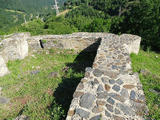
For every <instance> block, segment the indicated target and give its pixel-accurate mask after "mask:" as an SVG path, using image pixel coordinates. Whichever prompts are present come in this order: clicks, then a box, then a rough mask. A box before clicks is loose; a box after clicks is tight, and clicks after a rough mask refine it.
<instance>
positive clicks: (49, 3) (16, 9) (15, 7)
mask: <svg viewBox="0 0 160 120" xmlns="http://www.w3.org/2000/svg"><path fill="white" fill-rule="evenodd" d="M64 1H65V0H59V1H58V2H59V6H62V5H63V2H64ZM53 5H54V0H0V32H1V34H5V33H6V32H8V31H13V29H11V28H12V27H14V26H16V25H19V24H21V23H24V22H26V21H29V20H32V19H35V18H41V19H44V18H45V16H47V15H51V14H52V15H53V14H55V10H54V9H53Z"/></svg>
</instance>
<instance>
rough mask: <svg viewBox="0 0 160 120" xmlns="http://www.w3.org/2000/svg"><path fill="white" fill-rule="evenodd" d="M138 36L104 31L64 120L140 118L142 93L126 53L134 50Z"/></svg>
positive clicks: (142, 110)
mask: <svg viewBox="0 0 160 120" xmlns="http://www.w3.org/2000/svg"><path fill="white" fill-rule="evenodd" d="M140 40H141V38H140V37H138V36H133V35H121V36H117V35H113V34H107V36H105V37H103V38H102V40H101V44H100V46H99V48H98V50H97V55H96V58H95V61H94V63H93V67H92V68H86V73H85V77H84V78H83V79H82V80H81V82H80V83H79V85H78V87H77V89H76V91H75V93H74V95H73V100H72V102H71V105H70V109H69V111H68V116H67V118H66V120H82V119H83V120H144V115H145V114H146V113H147V107H146V105H145V96H144V93H143V90H142V85H141V83H140V81H139V77H138V74H136V73H135V74H133V73H132V69H131V61H130V56H129V54H130V53H132V52H133V53H136V54H137V53H138V51H139V45H140V44H139V43H140Z"/></svg>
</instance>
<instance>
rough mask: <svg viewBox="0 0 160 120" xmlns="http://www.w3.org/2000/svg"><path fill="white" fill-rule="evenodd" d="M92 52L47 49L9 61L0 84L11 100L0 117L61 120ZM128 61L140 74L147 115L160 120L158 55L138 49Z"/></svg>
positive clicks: (1, 108)
mask: <svg viewBox="0 0 160 120" xmlns="http://www.w3.org/2000/svg"><path fill="white" fill-rule="evenodd" d="M48 53H49V54H48ZM95 54H96V53H95V52H93V53H87V52H85V51H82V52H81V53H80V54H77V53H76V52H74V51H73V50H59V49H50V50H49V52H48V51H46V50H43V51H38V52H37V53H36V54H33V55H31V56H28V57H26V58H25V59H24V60H21V61H20V60H16V61H9V62H8V68H9V70H10V72H11V73H10V74H9V75H6V76H4V77H1V78H0V86H1V87H3V91H2V93H3V96H6V97H8V98H10V103H9V104H7V105H0V120H12V119H13V118H16V116H18V115H26V116H29V118H30V120H64V119H65V117H66V115H67V111H68V108H69V105H70V102H71V100H72V95H73V92H74V91H75V89H76V86H77V85H78V83H79V81H80V80H81V78H83V76H84V70H85V68H86V67H89V66H92V63H93V60H94V57H95ZM131 60H132V68H133V71H134V72H139V73H140V74H139V76H140V80H141V83H142V84H143V89H144V92H145V95H146V102H147V105H148V108H149V117H150V118H151V119H153V120H160V67H159V66H160V54H157V53H154V52H144V51H142V50H141V51H140V53H139V54H138V55H135V54H131ZM32 72H35V74H31V73H32ZM52 73H56V75H55V76H53V75H52Z"/></svg>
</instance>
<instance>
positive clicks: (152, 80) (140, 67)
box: [131, 50, 160, 120]
mask: <svg viewBox="0 0 160 120" xmlns="http://www.w3.org/2000/svg"><path fill="white" fill-rule="evenodd" d="M131 60H132V68H133V71H134V72H139V73H140V74H139V77H140V80H141V83H142V84H143V89H144V93H145V96H146V102H147V106H148V108H149V117H150V118H152V119H154V120H160V54H157V53H154V52H149V51H148V52H144V51H142V50H141V51H140V53H139V54H138V55H135V54H131ZM142 71H143V72H142Z"/></svg>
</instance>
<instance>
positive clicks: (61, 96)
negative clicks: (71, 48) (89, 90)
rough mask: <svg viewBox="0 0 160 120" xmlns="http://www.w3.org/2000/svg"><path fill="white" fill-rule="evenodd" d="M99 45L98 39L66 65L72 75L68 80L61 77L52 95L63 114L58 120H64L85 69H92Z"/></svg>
mask: <svg viewBox="0 0 160 120" xmlns="http://www.w3.org/2000/svg"><path fill="white" fill-rule="evenodd" d="M99 44H100V39H99V40H98V41H97V42H96V43H94V44H92V45H90V46H89V47H88V48H86V49H84V50H83V51H82V52H80V54H79V55H78V56H77V57H76V59H75V60H74V62H73V63H68V64H67V67H69V68H71V69H72V74H71V75H70V77H69V78H68V77H66V76H65V75H64V76H63V78H62V83H60V84H59V86H58V88H57V89H56V91H55V93H54V97H55V101H56V103H57V104H58V105H61V106H62V109H63V110H64V112H65V113H64V114H65V115H64V116H63V117H61V118H60V120H64V119H65V117H66V115H67V112H68V109H69V106H70V104H71V100H72V98H73V97H72V96H73V93H74V91H75V89H76V87H77V85H78V83H79V82H80V80H81V79H82V78H83V77H84V73H85V68H86V67H92V64H93V62H94V58H95V56H96V53H97V49H98V46H99ZM75 73H82V74H83V76H82V77H77V76H75V75H74V74H75ZM66 74H67V73H66ZM54 103H55V102H54ZM54 103H53V104H54Z"/></svg>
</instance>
